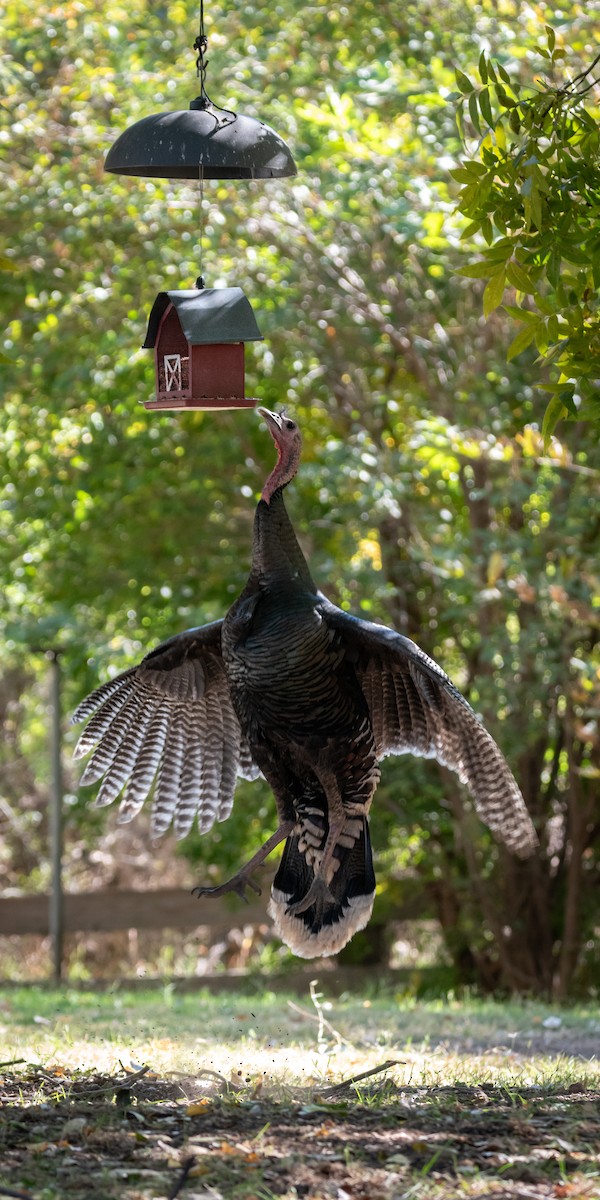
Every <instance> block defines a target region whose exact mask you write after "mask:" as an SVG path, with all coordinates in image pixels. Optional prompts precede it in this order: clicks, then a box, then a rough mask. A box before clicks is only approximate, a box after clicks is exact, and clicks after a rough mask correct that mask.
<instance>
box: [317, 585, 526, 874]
mask: <svg viewBox="0 0 600 1200" xmlns="http://www.w3.org/2000/svg"><path fill="white" fill-rule="evenodd" d="M320 611H321V614H322V616H323V617H324V619H325V620H326V621H327V623H328V625H329V626H330V628H332V629H334V630H335V631H336V632H337V634H338V636H340V637H341V640H342V644H343V645H344V647H345V650H346V653H347V655H348V657H349V658H350V659H351V661H353V663H354V666H355V670H356V674H357V677H358V679H359V682H360V684H361V686H362V689H363V692H364V695H365V699H366V701H367V704H368V706H369V711H370V715H371V723H372V727H373V733H374V736H375V743H376V747H377V754H378V757H379V758H383V757H385V755H386V754H416V755H422V756H423V757H425V758H435V759H437V761H438V762H440V763H442V764H443V765H444V766H446V767H449V768H450V769H451V770H452V771H455V772H456V774H457V775H458V777H459V779H460V780H461V782H462V783H464V784H465V786H466V787H467V788H468V789H469V791H470V793H471V795H472V797H473V800H474V802H475V807H476V809H477V811H478V813H479V815H480V817H481V818H482V820H483V821H485V823H486V825H488V826H489V828H490V829H491V831H492V833H493V834H495V836H497V837H498V838H499V839H501V840H502V841H503V842H505V844H506V845H507V846H508V848H509V850H511V851H512V852H513V853H515V854H518V855H519V856H520V857H522V858H525V857H527V856H528V855H530V854H532V853H533V851H534V849H535V848H536V846H537V845H538V839H537V835H536V832H535V829H534V827H533V824H532V822H531V818H530V816H529V813H528V812H527V808H526V806H525V801H524V800H523V797H522V795H521V792H520V790H519V788H518V785H517V783H516V780H515V778H514V776H513V774H512V772H511V770H510V768H509V766H508V763H507V762H506V760H505V758H504V756H503V754H502V753H501V751H500V750H499V749H498V746H497V745H496V743H495V741H494V739H493V738H492V737H491V736H490V734H489V733H488V732H487V730H486V729H485V728H484V726H483V725H482V724H481V721H480V720H479V718H478V717H477V716H476V715H475V713H474V712H473V709H472V708H471V707H470V705H469V704H468V703H467V701H466V700H465V698H464V696H462V695H461V693H460V692H459V691H458V688H456V687H455V686H454V684H453V683H452V682H451V680H450V679H449V678H448V676H447V675H446V674H445V672H444V671H442V669H441V667H439V666H438V664H437V663H436V662H434V661H433V659H431V658H429V657H428V655H427V654H425V653H424V652H423V651H422V650H420V649H419V647H418V646H417V645H415V643H414V642H412V641H410V639H409V638H406V637H403V635H402V634H399V633H394V632H393V630H391V629H387V628H386V627H385V626H384V625H375V624H373V623H372V622H370V621H362V620H360V619H359V618H357V617H352V616H350V615H349V614H347V613H344V612H342V611H341V609H338V608H336V606H335V605H333V604H331V603H330V602H329V601H327V600H325V598H324V597H323V598H322V602H321V605H320Z"/></svg>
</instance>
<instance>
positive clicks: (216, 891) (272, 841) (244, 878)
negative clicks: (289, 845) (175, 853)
mask: <svg viewBox="0 0 600 1200" xmlns="http://www.w3.org/2000/svg"><path fill="white" fill-rule="evenodd" d="M293 828H294V822H293V821H284V822H283V824H281V825H280V826H279V828H278V829H276V830H275V833H272V834H271V836H270V838H267V840H266V842H265V843H264V844H263V845H262V846H261V848H260V850H257V851H256V854H253V855H252V858H251V859H250V861H249V862H247V863H246V865H245V866H244V867H242V868H241V870H239V871H237V872H236V874H235V875H232V877H231V879H228V880H227V882H226V883H220V884H218V885H217V887H202V886H198V887H195V888H192V896H198V897H202V896H212V897H213V898H214V897H215V896H224V895H225V894H226V893H227V892H236V893H237V895H238V896H241V898H242V900H243V901H244V902H245V903H246V904H248V903H249V900H248V897H247V895H246V888H247V887H249V888H252V891H253V892H256V895H257V896H260V895H262V891H261V889H260V888H259V886H258V884H257V883H255V882H254V880H253V879H251V878H250V876H251V874H252V872H253V871H256V868H257V867H260V865H261V863H263V862H264V861H265V858H267V856H268V855H269V854H270V853H271V850H274V849H275V847H276V846H279V844H280V842H284V841H285V839H286V838H287V837H289V835H290V833H291V832H292V830H293Z"/></svg>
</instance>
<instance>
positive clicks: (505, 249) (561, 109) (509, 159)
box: [452, 25, 600, 445]
mask: <svg viewBox="0 0 600 1200" xmlns="http://www.w3.org/2000/svg"><path fill="white" fill-rule="evenodd" d="M545 31H546V36H547V42H546V46H540V47H538V53H539V55H540V56H541V58H542V66H543V69H545V70H546V71H547V76H546V78H545V79H543V80H542V81H540V80H537V81H536V82H537V86H534V85H533V84H532V83H531V82H529V81H528V83H527V84H525V85H523V84H522V83H521V82H520V81H519V78H518V76H517V75H516V73H515V71H514V69H513V71H512V73H511V72H510V71H509V70H507V68H506V66H504V65H503V64H502V62H500V61H499V60H498V59H492V58H491V57H490V56H489V55H488V54H486V52H485V50H482V52H481V56H480V59H479V68H478V76H479V85H476V84H475V83H473V81H472V79H471V78H470V77H469V76H468V75H466V74H465V73H464V72H463V71H461V70H457V72H456V80H457V83H458V86H459V88H460V91H461V93H462V100H461V103H460V105H459V110H458V115H459V126H460V128H461V131H462V134H463V137H464V136H465V130H466V128H467V127H468V129H469V133H470V135H471V136H475V137H477V139H478V143H477V148H476V152H475V153H476V157H474V158H473V157H471V156H469V158H468V159H466V160H464V161H463V162H462V164H461V166H460V167H458V168H457V169H456V170H454V171H453V172H452V174H453V176H454V178H455V179H456V180H458V181H459V182H460V183H461V184H462V185H463V186H462V188H461V192H460V195H459V198H458V201H457V208H458V211H459V212H461V213H462V214H463V215H464V216H465V217H467V218H468V220H469V224H468V225H467V227H466V229H465V230H464V233H463V238H464V239H465V240H471V239H473V237H474V235H477V234H480V235H481V236H482V237H483V239H484V244H483V246H481V243H480V246H481V255H482V257H481V258H479V259H478V260H477V261H474V262H471V263H469V264H468V265H467V266H465V267H463V268H461V274H463V275H466V276H467V277H468V278H471V279H485V280H487V283H486V287H485V291H484V293H483V310H484V315H485V316H486V317H487V316H489V315H490V313H491V312H493V311H494V309H496V308H497V307H498V305H499V304H501V303H502V302H503V300H505V297H507V298H508V302H507V303H505V305H504V307H505V311H506V312H508V313H509V314H510V316H511V317H512V318H513V320H515V321H517V322H518V323H519V326H520V328H519V331H518V333H517V334H516V336H515V338H514V340H513V341H512V342H511V345H510V347H509V350H508V357H509V358H513V357H515V356H516V355H517V354H521V353H522V352H523V351H524V350H526V349H527V347H528V346H530V345H532V344H533V345H535V346H536V348H537V350H538V351H539V356H540V357H539V360H538V361H539V362H540V363H544V364H547V365H548V366H549V368H550V370H549V373H548V381H547V382H545V383H542V384H541V386H542V387H543V389H544V390H545V391H547V392H550V393H551V399H550V400H549V402H548V407H547V408H546V412H545V414H544V420H543V425H542V432H543V434H544V439H545V443H546V445H548V442H549V439H550V437H551V435H552V433H553V432H554V430H555V429H556V426H557V424H558V421H559V420H560V419H561V418H562V417H572V418H577V417H578V418H580V419H583V420H591V421H596V422H598V421H599V420H600V214H599V211H598V204H597V197H598V193H599V191H600V131H599V127H598V105H597V102H596V103H595V93H597V91H598V85H599V83H600V80H599V79H598V78H597V77H596V76H597V72H598V64H599V63H600V52H598V53H597V54H596V55H595V57H594V58H593V59H592V61H590V62H589V63H588V64H586V65H584V66H583V67H582V68H581V69H580V64H579V62H577V61H575V64H574V65H572V60H573V54H572V51H570V48H569V45H568V39H567V38H566V37H565V36H564V34H562V35H561V33H558V35H557V32H556V31H555V29H554V28H553V27H552V26H549V25H546V27H545ZM586 51H587V47H586V50H585V51H584V53H585V52H586ZM587 52H588V53H589V51H587ZM517 69H518V67H517ZM595 73H596V75H595ZM520 74H521V76H522V74H523V71H522V68H521V72H520ZM596 99H597V98H596Z"/></svg>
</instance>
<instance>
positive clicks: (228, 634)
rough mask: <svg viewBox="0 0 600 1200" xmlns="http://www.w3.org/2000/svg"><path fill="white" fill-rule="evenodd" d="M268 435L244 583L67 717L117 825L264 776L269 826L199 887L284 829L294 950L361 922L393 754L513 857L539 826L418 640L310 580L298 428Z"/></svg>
mask: <svg viewBox="0 0 600 1200" xmlns="http://www.w3.org/2000/svg"><path fill="white" fill-rule="evenodd" d="M259 412H260V413H261V415H262V416H263V417H264V419H265V421H266V423H267V426H268V428H269V430H270V432H271V434H272V437H273V440H274V442H275V445H276V448H277V464H276V466H275V468H274V470H273V471H272V472H271V474H270V476H269V478H268V479H267V481H266V483H265V486H264V488H263V491H262V496H261V499H260V500H259V502H258V505H257V509H256V516H255V520H254V539H253V551H252V569H251V571H250V576H249V579H248V582H247V584H246V586H245V588H244V590H243V592H242V594H241V596H240V597H239V599H238V600H236V602H235V603H234V604H233V606H232V608H231V609H230V611H229V612H228V614H227V616H226V617H225V619H224V620H222V621H214V622H213V623H212V624H210V625H203V626H200V627H199V628H197V629H190V630H188V631H187V632H185V633H181V634H178V635H177V636H175V637H173V638H171V639H170V640H169V641H167V642H164V643H163V644H162V645H161V646H158V647H157V648H156V649H155V650H152V651H151V652H150V653H149V654H147V655H146V657H145V658H144V659H143V661H142V662H141V663H140V664H139V666H137V667H132V668H131V669H130V670H128V671H125V672H124V673H123V674H122V675H119V676H118V677H117V678H116V679H113V680H111V681H110V682H108V683H105V684H103V685H102V686H101V687H99V688H98V689H97V690H96V691H95V692H93V693H92V695H91V696H89V697H88V699H87V700H84V701H83V703H82V704H81V705H80V706H79V708H78V709H77V711H76V713H75V714H74V717H73V720H74V722H76V721H81V720H83V719H84V718H88V717H89V718H91V719H90V720H89V723H88V725H87V727H86V729H85V730H84V732H83V734H82V736H81V738H80V740H79V743H78V745H77V748H76V751H75V753H76V756H78V757H79V756H81V755H84V754H86V753H87V752H88V751H89V750H90V749H92V748H94V747H95V749H94V752H93V755H92V758H91V759H90V761H89V763H88V765H87V768H86V770H85V772H84V775H83V778H82V783H93V782H96V781H98V780H99V779H103V782H102V786H101V788H100V791H99V793H98V797H97V800H96V803H97V804H99V805H103V804H110V803H111V801H113V800H115V799H116V798H117V797H118V796H119V795H120V794H121V793H122V792H123V795H122V798H121V804H120V812H119V821H121V822H125V821H129V820H131V819H132V817H134V816H135V814H136V813H137V812H138V811H139V809H140V808H141V806H142V805H143V803H144V801H145V800H146V799H147V797H148V796H149V795H150V793H151V792H152V791H153V801H152V829H153V831H154V833H155V834H160V833H163V832H164V831H165V830H166V829H167V827H168V826H169V825H170V823H171V822H173V826H174V829H175V833H176V834H177V836H178V837H183V836H184V835H185V834H186V833H188V831H189V829H190V828H191V826H192V823H193V821H194V818H195V817H197V819H198V823H199V826H200V830H201V831H202V832H205V831H206V830H209V829H210V828H211V826H212V825H213V823H214V822H215V821H223V820H225V819H226V818H227V817H228V816H229V813H230V811H231V807H232V804H233V793H234V788H235V784H236V776H237V775H242V776H244V777H245V778H256V776H257V775H258V774H259V773H260V772H262V774H263V775H264V776H265V778H266V779H267V780H268V782H269V784H270V786H271V787H272V789H273V792H274V794H275V797H276V801H277V812H278V820H279V823H278V827H277V829H276V830H275V832H274V833H273V834H271V836H270V837H269V838H267V840H266V842H265V843H264V845H263V846H261V848H260V849H259V850H258V851H257V853H256V854H255V855H254V856H253V858H252V859H251V860H250V862H248V863H246V865H245V866H244V867H242V869H241V870H240V871H238V873H237V874H236V875H235V876H234V877H233V878H232V879H230V880H229V881H228V882H227V883H224V884H222V885H221V886H219V887H212V888H207V887H198V888H195V889H194V891H195V892H196V894H198V895H199V896H218V895H221V894H222V893H224V892H226V891H236V892H238V893H239V894H240V895H242V896H244V898H245V889H246V887H247V886H249V887H251V888H253V889H254V891H256V892H258V893H259V894H260V889H259V888H258V887H257V885H256V883H255V882H254V881H253V879H252V873H253V872H254V871H255V869H256V868H257V867H258V866H259V865H260V864H261V863H262V862H263V860H264V859H265V858H266V857H267V855H268V854H269V853H270V852H271V851H272V850H273V849H274V848H275V847H276V846H278V845H279V844H280V843H281V842H283V841H285V848H284V851H283V856H282V859H281V863H280V865H279V868H278V870H277V874H276V876H275V879H274V882H273V886H272V892H271V901H270V904H269V913H270V915H271V917H272V918H273V921H274V924H275V927H276V929H277V931H278V933H279V935H280V936H281V938H282V939H283V940H284V941H285V942H287V944H288V945H289V946H290V947H291V948H292V950H293V951H294V952H295V953H296V954H297V955H300V956H302V957H305V958H314V957H317V956H319V955H328V954H335V953H336V952H337V951H338V950H340V949H341V948H342V947H343V946H344V945H345V944H346V943H347V942H348V941H349V940H350V938H351V937H352V935H353V934H354V933H355V932H356V931H357V930H359V929H362V928H364V926H365V925H366V924H367V922H368V920H369V917H370V915H371V911H372V908H373V899H374V894H375V875H374V871H373V860H372V854H371V845H370V839H369V822H368V813H369V808H370V805H371V801H372V799H373V795H374V792H375V789H376V787H377V784H378V782H379V777H380V770H379V762H380V760H381V759H382V758H383V757H384V756H385V755H386V754H405V753H410V754H417V755H422V756H424V757H426V758H436V759H437V760H438V762H440V763H443V764H444V765H445V766H447V767H450V768H451V769H452V770H454V771H455V772H456V773H457V775H458V776H459V778H460V779H461V781H462V782H463V783H464V784H466V786H467V787H468V788H469V790H470V792H471V794H472V796H473V798H474V801H475V805H476V808H477V811H478V813H479V815H480V816H481V817H482V819H483V820H484V821H485V822H486V823H487V825H488V826H489V828H490V829H491V831H492V833H494V834H495V835H496V836H497V837H498V838H500V839H501V840H502V841H503V842H505V844H506V845H507V846H508V848H509V849H510V850H511V851H513V852H514V853H515V854H518V855H520V856H522V857H526V856H528V855H530V854H531V853H532V852H533V850H534V848H535V846H536V845H537V838H536V834H535V831H534V828H533V825H532V823H531V820H530V818H529V815H528V813H527V809H526V807H525V803H524V801H523V798H522V796H521V793H520V791H519V789H518V787H517V784H516V782H515V780H514V778H513V776H512V774H511V772H510V770H509V768H508V766H507V764H506V762H505V760H504V758H503V756H502V754H501V752H500V750H499V749H498V747H497V746H496V744H495V742H494V741H493V739H492V738H491V737H490V735H489V734H488V733H487V732H486V730H485V729H484V727H483V725H482V724H481V723H480V721H479V720H478V718H477V717H476V716H475V714H474V712H473V710H472V709H471V708H470V706H469V705H468V704H467V702H466V700H465V699H464V698H463V697H462V696H461V694H460V692H459V691H458V690H457V689H456V687H455V686H454V684H453V683H451V681H450V680H449V678H448V676H447V675H445V673H444V672H443V671H442V669H441V667H439V666H438V665H437V663H435V662H434V661H433V660H432V659H431V658H429V657H428V656H427V655H426V654H424V653H423V651H422V650H420V649H419V647H418V646H416V645H415V643H414V642H412V641H410V640H409V639H408V638H406V637H403V636H402V635H401V634H399V633H394V632H393V631H392V630H390V629H387V628H386V627H385V626H383V625H376V624H373V623H371V622H369V621H363V620H360V619H359V618H357V617H353V616H350V615H348V614H347V613H345V612H342V611H341V610H340V609H339V608H337V607H336V606H335V605H334V604H331V603H330V602H329V600H327V599H326V597H325V596H324V595H323V594H322V593H321V592H320V591H319V590H318V588H317V587H316V586H315V584H314V583H313V580H312V578H311V574H310V571H309V569H308V566H307V563H306V560H305V558H304V555H303V554H302V551H301V549H300V546H299V545H298V542H297V540H296V536H295V534H294V530H293V528H292V525H291V522H290V520H289V517H288V515H287V512H286V509H285V505H284V500H283V489H284V488H285V486H286V485H287V484H288V483H289V482H290V480H291V479H292V478H293V477H294V475H295V474H296V471H297V468H298V463H299V459H300V448H301V437H300V431H299V429H298V426H297V424H296V422H295V421H292V420H290V418H289V417H288V416H287V415H286V414H285V413H281V414H280V415H277V414H276V413H272V412H268V411H267V410H266V409H259Z"/></svg>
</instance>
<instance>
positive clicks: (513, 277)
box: [506, 259, 536, 292]
mask: <svg viewBox="0 0 600 1200" xmlns="http://www.w3.org/2000/svg"><path fill="white" fill-rule="evenodd" d="M506 278H507V279H508V282H509V283H510V284H512V286H513V287H515V288H517V289H518V291H519V292H535V289H536V284H535V283H534V282H533V280H532V279H531V276H530V275H528V274H527V271H526V270H525V268H524V267H523V266H521V263H518V262H516V261H515V260H514V259H513V260H512V262H509V264H508V266H507V268H506Z"/></svg>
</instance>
